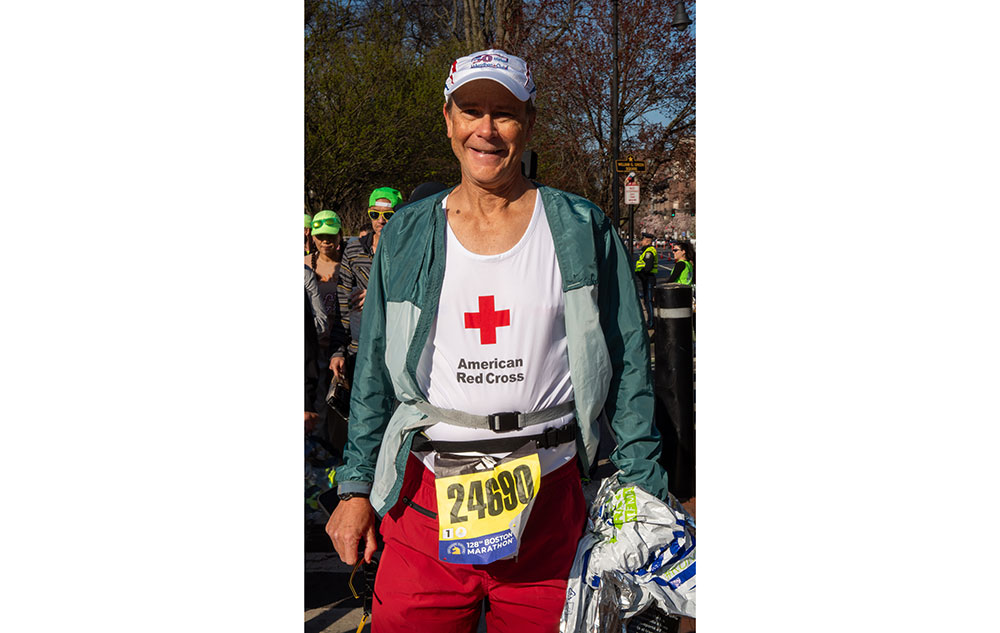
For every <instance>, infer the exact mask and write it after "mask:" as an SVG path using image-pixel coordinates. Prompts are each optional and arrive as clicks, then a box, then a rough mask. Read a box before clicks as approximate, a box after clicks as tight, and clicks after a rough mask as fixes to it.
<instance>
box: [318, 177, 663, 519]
mask: <svg viewBox="0 0 1000 633" xmlns="http://www.w3.org/2000/svg"><path fill="white" fill-rule="evenodd" d="M449 191H450V190H449ZM448 193H449V192H448V191H444V192H441V193H439V194H437V195H433V196H430V197H428V198H424V199H423V200H420V201H417V202H415V203H413V204H410V205H407V206H406V208H405V209H401V210H400V212H399V213H396V214H395V216H394V217H393V218H392V221H391V222H389V223H388V224H386V226H385V228H383V229H382V236H381V238H380V240H379V247H378V251H377V252H376V253H375V261H374V262H373V263H372V269H371V277H370V279H369V282H368V291H367V295H366V297H365V306H364V310H363V311H362V318H361V339H360V341H359V345H358V356H357V364H356V366H355V372H354V382H353V385H352V387H351V413H350V424H349V425H348V439H347V445H346V446H345V448H344V460H345V464H344V466H341V467H340V468H338V469H337V481H338V492H340V493H347V492H363V493H369V495H370V500H371V503H372V505H373V506H374V508H375V510H376V512H378V513H379V515H383V516H384V515H385V513H386V512H388V511H389V510H390V509H391V508H392V506H393V505H395V503H396V500H397V498H398V496H399V490H400V488H401V486H402V484H403V472H404V469H405V467H406V461H407V457H408V455H409V452H410V445H411V442H412V440H413V436H414V435H415V434H416V433H417V432H418V431H419V430H420V429H421V428H423V427H426V426H428V425H430V424H433V423H434V422H436V420H428V419H427V416H425V415H424V414H423V413H421V412H420V411H418V410H417V408H416V407H415V406H414V404H415V403H418V402H425V401H426V396H425V394H424V393H423V392H422V391H421V390H420V388H419V387H418V386H417V379H416V367H417V362H418V360H419V359H420V355H421V352H422V351H423V349H424V346H425V344H426V343H427V338H428V335H429V332H430V329H431V325H432V323H433V321H434V315H435V314H436V312H437V307H438V301H439V299H440V296H441V284H442V281H443V279H444V268H445V266H444V263H445V227H446V224H447V218H446V215H445V213H444V212H443V211H442V209H441V201H442V199H443V198H444V197H445V196H446V195H447V194H448ZM538 195H541V196H542V202H543V204H544V206H545V215H546V217H547V219H548V222H549V228H550V229H551V230H552V239H553V241H554V242H555V248H556V259H557V261H558V263H559V270H560V272H561V273H562V280H563V288H562V290H563V296H564V298H565V303H566V310H565V319H566V336H567V339H568V357H569V367H570V379H571V381H572V383H573V397H574V402H575V407H576V420H577V424H578V425H579V430H580V433H579V434H578V437H577V454H578V456H579V457H580V459H581V461H582V463H583V467H584V470H585V471H587V470H588V469H589V468H590V465H591V464H593V463H594V460H595V459H596V458H597V446H598V440H599V434H600V428H601V425H600V420H601V418H602V416H604V415H606V416H607V419H608V421H609V423H610V426H611V429H612V431H613V434H614V436H615V437H614V440H615V442H616V443H617V446H616V448H615V449H614V451H613V452H612V454H611V461H612V462H613V463H614V464H615V466H617V467H618V468H619V469H620V470H621V471H622V472H623V474H622V476H621V481H622V482H623V483H636V484H638V485H640V486H641V487H642V488H643V489H644V490H646V491H647V492H649V493H650V494H653V495H656V496H657V497H660V498H661V499H666V498H667V475H666V473H665V472H664V470H663V468H662V467H661V466H660V465H659V463H658V462H657V459H658V458H659V456H660V452H661V445H660V435H659V433H658V431H657V430H656V426H655V424H654V422H653V409H654V403H653V376H652V370H651V367H650V361H649V338H648V335H647V334H646V328H645V326H644V325H643V322H642V311H641V309H640V307H639V299H638V296H637V295H636V291H635V284H634V283H633V280H632V271H631V266H630V263H629V261H628V259H627V258H626V255H625V251H624V248H623V246H622V243H621V241H620V240H618V239H617V238H616V237H615V236H614V233H613V231H612V228H611V222H610V221H609V220H608V219H607V217H606V216H605V215H604V213H603V212H602V211H601V210H600V209H599V208H598V207H597V206H596V205H594V204H593V203H592V202H589V201H588V200H586V199H584V198H581V197H579V196H576V195H573V194H570V193H566V192H563V191H559V190H557V189H552V188H550V187H545V186H541V185H539V187H538ZM397 401H398V403H399V404H398V406H397Z"/></svg>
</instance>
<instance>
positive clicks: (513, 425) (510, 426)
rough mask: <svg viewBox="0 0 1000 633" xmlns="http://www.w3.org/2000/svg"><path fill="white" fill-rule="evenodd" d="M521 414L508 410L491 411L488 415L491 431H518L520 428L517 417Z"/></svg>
mask: <svg viewBox="0 0 1000 633" xmlns="http://www.w3.org/2000/svg"><path fill="white" fill-rule="evenodd" d="M520 415H521V414H520V413H519V412H517V411H507V412H505V413H491V414H490V415H488V416H486V419H487V420H488V421H489V425H490V430H491V431H498V432H500V433H503V432H504V431H516V430H517V429H519V428H520V427H519V426H518V425H517V419H518V417H520Z"/></svg>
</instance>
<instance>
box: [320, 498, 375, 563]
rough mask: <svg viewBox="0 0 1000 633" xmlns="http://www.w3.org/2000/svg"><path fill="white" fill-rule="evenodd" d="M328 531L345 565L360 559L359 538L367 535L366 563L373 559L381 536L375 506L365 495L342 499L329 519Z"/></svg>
mask: <svg viewBox="0 0 1000 633" xmlns="http://www.w3.org/2000/svg"><path fill="white" fill-rule="evenodd" d="M326 533H327V535H328V536H329V537H330V540H331V541H332V542H333V548H334V549H335V550H337V555H338V556H340V560H342V561H344V564H345V565H353V564H354V563H356V562H358V542H359V541H360V540H361V539H362V538H363V539H365V553H364V558H365V562H366V563H370V562H371V561H372V555H374V554H375V550H376V548H377V547H378V540H377V539H376V538H375V509H374V508H373V507H372V504H371V503H370V502H369V501H368V499H366V498H364V497H352V498H350V499H346V500H344V501H341V502H340V503H338V504H337V507H336V508H334V509H333V514H331V515H330V520H329V521H327V522H326Z"/></svg>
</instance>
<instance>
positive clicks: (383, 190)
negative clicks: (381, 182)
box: [368, 187, 403, 209]
mask: <svg viewBox="0 0 1000 633" xmlns="http://www.w3.org/2000/svg"><path fill="white" fill-rule="evenodd" d="M379 198H385V199H386V200H388V201H389V206H390V207H392V208H393V209H395V208H396V205H398V204H399V203H400V202H402V201H403V194H401V193H399V192H398V191H396V190H395V189H393V188H392V187H379V188H378V189H376V190H375V191H373V192H372V195H370V196H368V206H369V207H374V206H377V205H376V204H375V201H376V200H378V199H379Z"/></svg>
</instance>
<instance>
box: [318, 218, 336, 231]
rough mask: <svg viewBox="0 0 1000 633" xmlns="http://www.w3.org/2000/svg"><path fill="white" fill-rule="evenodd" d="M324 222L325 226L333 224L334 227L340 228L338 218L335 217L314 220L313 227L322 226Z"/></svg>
mask: <svg viewBox="0 0 1000 633" xmlns="http://www.w3.org/2000/svg"><path fill="white" fill-rule="evenodd" d="M324 224H325V225H327V226H334V227H336V228H338V229H339V228H340V220H338V219H336V218H327V219H325V220H315V221H314V222H313V228H314V229H318V228H319V227H321V226H323V225H324Z"/></svg>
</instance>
